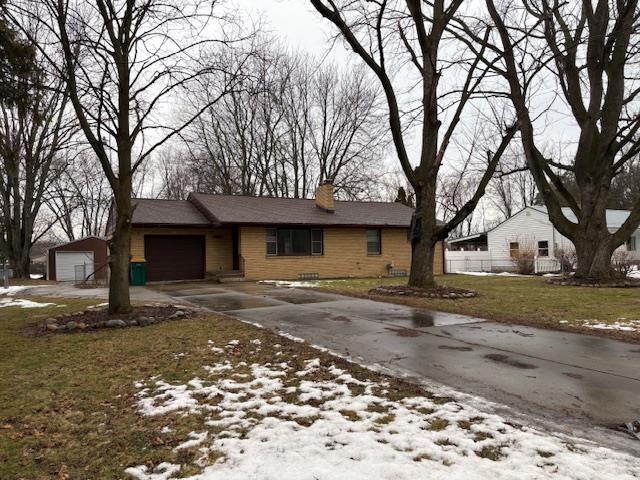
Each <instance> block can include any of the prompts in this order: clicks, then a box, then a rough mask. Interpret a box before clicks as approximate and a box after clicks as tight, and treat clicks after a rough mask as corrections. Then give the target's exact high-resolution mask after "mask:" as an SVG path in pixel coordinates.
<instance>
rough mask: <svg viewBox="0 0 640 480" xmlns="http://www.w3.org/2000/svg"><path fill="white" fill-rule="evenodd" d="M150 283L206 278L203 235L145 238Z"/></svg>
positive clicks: (149, 236) (150, 236) (145, 254)
mask: <svg viewBox="0 0 640 480" xmlns="http://www.w3.org/2000/svg"><path fill="white" fill-rule="evenodd" d="M144 256H145V258H146V260H147V280H149V281H151V282H153V281H161V280H193V279H197V278H204V235H145V237H144Z"/></svg>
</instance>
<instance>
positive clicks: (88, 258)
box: [47, 236, 107, 282]
mask: <svg viewBox="0 0 640 480" xmlns="http://www.w3.org/2000/svg"><path fill="white" fill-rule="evenodd" d="M47 259H48V262H47V278H49V280H57V281H59V282H81V281H83V280H85V279H87V278H91V279H96V280H104V279H105V278H106V276H107V266H106V264H107V242H106V241H105V240H104V239H103V238H100V237H94V236H91V237H85V238H81V239H79V240H74V241H71V242H67V243H63V244H60V245H56V246H55V247H52V248H50V249H49V252H48V256H47ZM92 274H93V275H92Z"/></svg>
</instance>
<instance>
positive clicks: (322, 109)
mask: <svg viewBox="0 0 640 480" xmlns="http://www.w3.org/2000/svg"><path fill="white" fill-rule="evenodd" d="M271 43H272V44H273V43H275V42H271ZM234 61H235V60H234V59H233V58H230V59H229V60H228V62H229V63H233V62H234ZM245 73H246V75H245V77H244V79H243V82H242V85H241V86H240V88H239V89H238V91H237V92H234V94H232V95H229V96H227V97H226V98H225V99H223V100H222V101H221V102H220V103H219V104H217V105H216V107H215V108H210V109H207V111H206V112H205V114H204V115H202V116H201V117H200V118H199V119H198V120H197V121H196V122H194V124H193V125H192V127H191V128H190V129H189V131H188V133H187V134H186V135H185V137H186V140H187V142H186V144H187V146H188V147H189V149H190V152H191V155H192V159H193V160H192V162H193V164H192V166H191V167H190V171H191V172H193V173H194V175H195V177H196V178H197V186H198V187H199V188H198V189H199V190H201V191H209V192H216V193H225V194H238V193H239V194H252V195H270V196H282V197H294V198H300V197H307V196H308V195H309V194H311V193H312V192H313V189H314V188H315V186H316V185H317V184H318V182H319V181H320V180H321V179H332V180H333V182H334V185H335V187H336V193H337V194H338V195H339V196H342V197H345V198H366V197H369V196H370V195H372V191H373V185H376V184H377V178H378V177H379V176H380V173H381V172H380V170H381V169H382V168H383V165H382V164H383V162H382V159H383V153H384V148H385V146H386V144H387V143H388V137H387V135H386V131H385V128H384V121H383V120H382V119H381V117H380V113H379V107H380V105H379V103H380V95H379V91H378V89H377V88H374V87H372V86H371V82H370V79H368V76H367V75H366V72H365V71H364V70H363V69H358V68H356V69H349V71H346V70H343V71H340V70H339V69H338V68H337V67H335V66H332V65H317V64H316V61H315V60H314V59H307V58H303V57H302V56H300V55H293V54H288V53H286V51H285V50H284V48H282V47H281V46H278V45H277V44H276V46H275V47H274V46H271V47H270V48H264V47H263V48H261V49H260V51H259V53H256V54H255V55H254V56H253V57H252V59H251V60H250V61H249V62H247V63H246V64H245ZM214 81H215V79H214ZM191 97H192V99H193V100H194V103H193V108H195V109H199V108H200V106H201V105H202V104H203V103H206V102H207V101H208V99H209V97H210V89H209V88H208V86H207V82H202V88H201V89H199V90H197V91H196V92H193V94H192V96H191Z"/></svg>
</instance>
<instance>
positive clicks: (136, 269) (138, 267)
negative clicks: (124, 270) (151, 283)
mask: <svg viewBox="0 0 640 480" xmlns="http://www.w3.org/2000/svg"><path fill="white" fill-rule="evenodd" d="M130 280H131V285H132V286H136V287H137V286H141V285H146V284H147V263H146V262H145V261H144V260H142V261H135V259H133V260H132V261H131V278H130Z"/></svg>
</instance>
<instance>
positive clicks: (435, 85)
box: [310, 0, 516, 288]
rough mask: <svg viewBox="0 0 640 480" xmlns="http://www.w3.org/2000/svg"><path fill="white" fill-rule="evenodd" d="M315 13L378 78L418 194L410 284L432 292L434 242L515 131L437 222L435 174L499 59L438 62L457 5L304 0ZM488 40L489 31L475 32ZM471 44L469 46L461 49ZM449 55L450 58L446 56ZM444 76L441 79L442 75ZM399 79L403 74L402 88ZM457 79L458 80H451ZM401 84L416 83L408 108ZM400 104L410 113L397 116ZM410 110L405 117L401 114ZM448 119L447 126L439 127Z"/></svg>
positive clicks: (458, 0) (451, 42)
mask: <svg viewBox="0 0 640 480" xmlns="http://www.w3.org/2000/svg"><path fill="white" fill-rule="evenodd" d="M310 2H311V4H312V5H313V6H314V7H315V9H316V10H317V11H318V12H319V13H320V14H321V15H322V16H323V17H324V18H326V19H327V20H329V21H330V22H331V23H332V24H333V25H334V26H335V27H336V28H337V29H338V31H339V32H340V35H341V37H342V38H343V39H344V40H345V41H346V43H347V44H348V45H349V47H350V48H351V49H352V50H353V51H354V52H355V53H356V54H357V55H358V56H359V57H360V59H361V60H362V61H363V62H364V63H365V64H366V65H367V66H368V67H369V68H370V69H371V71H372V72H373V73H374V74H375V75H376V77H377V79H378V81H379V83H380V85H381V87H382V89H383V90H384V94H385V97H386V100H387V104H388V120H389V129H390V131H391V136H392V138H393V143H394V146H395V149H396V153H397V156H398V160H399V161H400V165H401V167H402V170H403V172H404V174H405V175H406V177H407V179H408V181H409V182H410V183H411V186H412V187H413V190H414V191H415V195H416V212H415V216H414V221H413V225H412V231H411V245H412V261H411V275H410V278H409V284H410V285H412V286H416V287H427V288H428V287H432V286H434V284H435V281H434V275H433V273H434V272H433V260H434V252H435V246H436V244H437V242H438V241H440V240H443V239H445V238H446V237H447V235H448V234H449V232H451V231H452V230H453V229H454V228H455V227H456V226H457V225H459V224H460V223H461V222H462V221H463V220H464V219H465V218H466V217H467V216H469V215H470V214H471V213H472V212H473V210H474V208H475V207H476V205H477V203H478V201H479V200H480V198H481V197H482V196H483V195H484V191H485V188H486V186H487V184H488V182H489V180H490V179H491V177H492V175H493V173H494V170H495V168H496V165H497V163H498V161H499V159H500V156H501V155H502V153H503V152H504V150H505V149H506V147H507V145H508V144H509V142H510V140H511V138H512V137H513V135H514V134H515V130H516V128H515V126H511V125H509V126H508V127H507V128H506V132H503V133H498V134H497V137H498V138H499V141H498V142H497V144H496V145H495V146H494V149H493V151H491V152H486V153H487V158H488V162H487V164H486V169H485V170H484V172H483V174H482V175H481V177H480V180H479V182H478V183H477V186H476V189H475V192H474V193H473V194H472V195H470V198H469V200H468V201H467V202H466V203H465V205H463V206H461V207H460V209H459V211H458V212H457V213H456V214H455V215H454V216H453V217H452V218H451V219H449V220H448V221H447V222H446V223H444V224H438V223H437V221H436V207H437V201H436V193H437V187H438V172H439V171H440V168H441V166H442V164H443V162H444V160H445V156H446V155H447V150H448V147H449V145H450V143H451V140H452V138H453V137H454V136H455V135H456V133H457V128H458V126H459V124H460V123H461V120H462V119H463V114H466V113H467V110H468V109H467V108H466V107H468V106H469V105H470V104H471V103H472V101H473V100H474V98H475V96H476V94H478V93H479V91H480V87H481V84H482V81H483V79H484V77H485V76H486V74H487V72H488V71H489V68H488V66H486V65H485V64H483V63H482V61H481V60H484V62H486V63H488V64H489V65H491V64H492V63H493V62H495V61H496V59H495V58H494V57H495V56H496V55H499V53H498V52H495V51H494V50H490V49H485V48H484V47H483V46H478V47H477V48H475V49H471V48H469V49H468V52H470V53H471V55H470V56H469V55H465V56H462V57H457V58H455V59H454V58H451V60H446V59H443V58H441V53H442V51H443V49H444V48H445V43H447V44H448V45H447V48H448V50H449V52H450V53H454V52H455V51H456V49H457V48H458V46H459V45H458V46H456V41H457V40H456V39H455V37H453V36H451V35H448V33H447V32H448V29H449V27H450V26H451V24H452V19H453V18H454V17H455V16H456V14H457V13H458V10H459V9H460V7H461V5H462V3H463V2H462V0H452V1H450V2H448V3H447V2H445V1H444V0H436V1H434V2H432V3H429V2H423V1H422V0H406V1H402V0H379V1H375V2H366V1H350V0H343V1H338V0H310ZM481 35H483V38H485V37H488V35H489V29H488V28H487V29H485V30H484V31H483V32H481ZM468 43H470V42H469V41H467V42H466V43H465V44H464V45H465V46H468V45H467V44H468ZM449 57H451V55H449ZM447 73H448V74H449V77H448V80H445V81H443V75H445V74H447ZM397 77H404V78H405V83H404V85H400V84H399V83H398V81H397ZM456 80H461V81H456ZM407 85H415V88H414V89H410V93H414V92H415V94H416V95H417V96H418V98H419V99H418V100H417V101H415V102H414V103H413V104H409V102H408V101H407V100H405V101H403V99H402V98H401V96H402V92H403V91H404V90H407ZM403 107H405V108H407V109H408V112H405V111H403ZM403 113H410V115H407V116H405V115H403ZM410 119H414V120H415V122H416V123H417V127H416V128H417V129H419V142H420V152H419V155H418V158H417V162H416V164H417V166H416V167H414V165H413V163H412V161H411V156H410V153H409V149H408V147H407V142H408V136H407V135H408V131H407V130H408V126H409V124H408V122H409V121H410ZM444 122H446V123H444Z"/></svg>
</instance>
